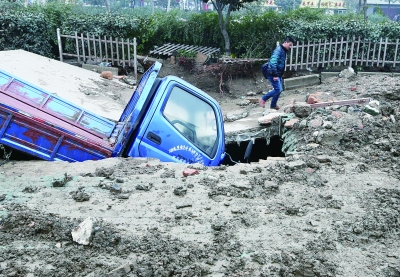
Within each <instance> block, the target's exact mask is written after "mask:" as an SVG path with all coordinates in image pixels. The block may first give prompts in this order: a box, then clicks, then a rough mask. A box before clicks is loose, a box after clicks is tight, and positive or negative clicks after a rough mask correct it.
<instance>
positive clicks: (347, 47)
mask: <svg viewBox="0 0 400 277" xmlns="http://www.w3.org/2000/svg"><path fill="white" fill-rule="evenodd" d="M348 49H349V36H347V39H346V50H345V59H344V64H343V65H346V62H347V52H348Z"/></svg>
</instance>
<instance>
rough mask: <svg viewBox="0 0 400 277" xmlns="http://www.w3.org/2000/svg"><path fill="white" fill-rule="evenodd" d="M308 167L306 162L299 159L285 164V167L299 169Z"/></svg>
mask: <svg viewBox="0 0 400 277" xmlns="http://www.w3.org/2000/svg"><path fill="white" fill-rule="evenodd" d="M304 167H306V163H305V162H303V161H301V160H297V161H292V162H288V163H286V164H285V168H287V169H292V170H293V169H298V168H304Z"/></svg>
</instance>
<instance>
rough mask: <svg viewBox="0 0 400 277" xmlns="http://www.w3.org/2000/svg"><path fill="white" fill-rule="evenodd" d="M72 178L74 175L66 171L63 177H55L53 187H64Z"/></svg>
mask: <svg viewBox="0 0 400 277" xmlns="http://www.w3.org/2000/svg"><path fill="white" fill-rule="evenodd" d="M71 180H72V176H71V175H68V174H67V173H64V175H63V176H61V177H54V178H53V181H52V182H51V184H52V186H53V187H64V186H65V185H66V184H67V183H68V182H69V181H71Z"/></svg>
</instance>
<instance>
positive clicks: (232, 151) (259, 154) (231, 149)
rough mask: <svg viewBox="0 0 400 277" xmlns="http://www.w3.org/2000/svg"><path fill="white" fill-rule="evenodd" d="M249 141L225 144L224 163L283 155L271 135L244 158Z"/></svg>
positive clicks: (21, 156)
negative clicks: (268, 139) (268, 140)
mask: <svg viewBox="0 0 400 277" xmlns="http://www.w3.org/2000/svg"><path fill="white" fill-rule="evenodd" d="M248 144H249V141H242V142H241V143H240V145H238V144H237V143H231V144H227V145H226V146H225V148H226V152H227V153H228V154H229V155H227V156H226V157H225V160H224V162H223V164H224V165H235V162H236V163H239V162H240V163H252V162H258V161H259V160H260V159H263V160H266V159H267V157H285V154H284V153H283V152H282V150H281V149H282V145H283V141H282V140H281V138H280V137H279V136H273V137H271V138H270V143H269V144H268V145H267V140H266V139H261V138H257V139H255V140H254V144H253V146H252V149H251V152H250V155H249V156H248V159H245V158H244V157H245V153H246V149H247V147H248ZM5 149H6V153H10V148H9V147H6V146H5ZM3 154H4V153H3V151H2V150H0V162H1V161H2V160H3ZM9 160H10V161H31V160H40V159H39V158H37V157H35V156H31V155H29V154H26V153H24V152H21V151H18V150H15V149H13V150H12V153H11V156H10V158H9Z"/></svg>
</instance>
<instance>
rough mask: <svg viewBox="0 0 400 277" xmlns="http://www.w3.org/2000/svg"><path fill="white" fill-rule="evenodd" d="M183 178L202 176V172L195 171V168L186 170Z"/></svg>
mask: <svg viewBox="0 0 400 277" xmlns="http://www.w3.org/2000/svg"><path fill="white" fill-rule="evenodd" d="M182 174H183V176H185V177H187V176H192V175H196V174H200V172H199V171H198V170H197V169H193V168H185V169H184V170H183V172H182Z"/></svg>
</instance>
